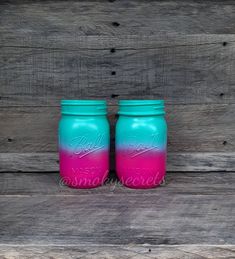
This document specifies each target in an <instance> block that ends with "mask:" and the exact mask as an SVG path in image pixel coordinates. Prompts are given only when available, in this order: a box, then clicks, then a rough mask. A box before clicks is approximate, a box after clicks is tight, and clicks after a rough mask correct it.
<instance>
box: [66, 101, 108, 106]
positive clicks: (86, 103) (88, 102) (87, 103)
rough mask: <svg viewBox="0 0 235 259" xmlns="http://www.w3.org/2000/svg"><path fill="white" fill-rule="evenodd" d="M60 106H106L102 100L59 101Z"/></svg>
mask: <svg viewBox="0 0 235 259" xmlns="http://www.w3.org/2000/svg"><path fill="white" fill-rule="evenodd" d="M61 105H79V106H80V105H82V106H86V105H106V101H104V100H61Z"/></svg>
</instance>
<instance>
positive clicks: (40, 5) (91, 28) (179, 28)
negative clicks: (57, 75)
mask: <svg viewBox="0 0 235 259" xmlns="http://www.w3.org/2000/svg"><path fill="white" fill-rule="evenodd" d="M234 13H235V5H234V2H233V1H222V0H220V1H218V0H217V1H211V0H205V1H192V0H190V1H187V0H183V1H180V0H176V1H169V0H168V1H148V0H144V1H142V0H128V1H125V0H119V1H102V0H100V1H72V0H70V1H38V0H37V1H29V0H23V1H22V0H15V1H14V0H13V1H12V0H11V1H9V0H8V1H1V8H0V17H1V30H0V32H1V33H4V34H8V35H14V36H15V35H16V36H17V35H19V34H20V35H22V34H23V35H24V36H26V35H32V34H38V35H40V36H45V35H53V36H54V35H56V36H61V37H63V38H66V37H67V36H68V35H71V34H78V35H108V36H111V35H136V34H145V35H151V34H159V33H172V32H173V33H180V34H199V33H207V34H223V33H224V34H225V33H228V34H229V33H230V34H231V33H235V29H234V27H235V20H234ZM39 21H40V22H39Z"/></svg>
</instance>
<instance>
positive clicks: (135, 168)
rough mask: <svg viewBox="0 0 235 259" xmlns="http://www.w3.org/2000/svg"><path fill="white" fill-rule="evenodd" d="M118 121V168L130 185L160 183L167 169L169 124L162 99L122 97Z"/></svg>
mask: <svg viewBox="0 0 235 259" xmlns="http://www.w3.org/2000/svg"><path fill="white" fill-rule="evenodd" d="M118 114H119V118H118V121H117V124H116V143H115V146H116V171H117V175H118V178H119V179H120V181H121V182H122V184H123V185H125V186H127V187H130V188H136V189H140V188H143V189H144V188H153V187H156V186H158V185H159V184H160V183H161V182H162V181H163V179H164V176H165V173H166V148H167V124H166V121H165V118H164V114H165V111H164V101H162V100H122V101H120V102H119V112H118Z"/></svg>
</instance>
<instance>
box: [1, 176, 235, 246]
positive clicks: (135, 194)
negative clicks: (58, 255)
mask: <svg viewBox="0 0 235 259" xmlns="http://www.w3.org/2000/svg"><path fill="white" fill-rule="evenodd" d="M229 176H230V177H225V178H222V179H221V176H218V174H215V175H214V174H213V173H210V174H209V173H208V175H207V176H206V177H205V180H202V179H203V177H202V174H200V177H197V175H196V174H193V175H192V176H191V178H190V174H188V177H189V178H188V179H187V181H186V182H185V184H184V185H183V183H184V179H185V176H184V174H172V179H171V181H169V183H168V184H167V185H166V186H165V187H161V188H157V189H155V190H131V191H124V190H128V189H124V188H122V187H118V186H117V187H116V190H117V189H119V188H122V189H123V191H116V190H114V191H109V192H108V191H106V192H101V193H97V190H98V189H97V190H96V189H95V190H90V191H89V193H88V192H87V191H86V190H85V192H86V193H84V192H83V190H73V192H72V193H70V195H58V194H59V191H58V192H56V193H54V194H51V195H44V194H43V192H44V190H43V185H41V189H42V193H41V194H40V193H31V194H30V193H29V194H21V191H20V190H19V191H18V193H15V194H12V195H11V194H10V193H9V194H8V193H7V190H8V189H9V190H11V188H8V187H6V192H5V193H4V192H3V193H2V194H1V195H0V213H1V221H0V229H1V235H0V243H1V245H4V244H5V245H19V244H21V245H26V244H27V245H33V246H35V245H42V246H43V245H47V246H48V245H49V246H50V245H65V246H66V245H74V246H79V245H84V246H89V245H90V244H92V245H101V246H102V245H103V246H105V245H130V244H133V245H166V244H167V245H183V244H188V245H192V244H200V245H208V244H210V245H228V244H233V245H234V243H235V237H234V227H235V222H234V215H235V194H234V190H233V188H234V187H233V186H234V181H235V174H234V173H233V174H232V173H231V174H229ZM217 177H219V180H221V181H220V182H219V181H218V179H216V178H217ZM1 178H2V177H1ZM30 179H31V180H32V177H31V178H30ZM37 179H38V178H37ZM12 180H13V178H12ZM12 180H11V183H9V184H12V183H13V182H12ZM24 180H25V181H24V184H25V186H27V185H30V184H32V181H27V178H26V177H25V178H24ZM44 180H45V179H44ZM44 182H45V181H44ZM188 182H190V184H188ZM213 183H215V184H214V185H213ZM15 184H16V187H15V189H17V186H18V183H15ZM53 184H54V185H56V187H58V182H53V181H50V186H51V188H52V190H53V189H54V190H55V188H56V187H54V186H53ZM180 184H181V186H182V187H181V188H180V186H179V185H180ZM35 185H36V183H34V184H33V186H35ZM177 185H178V188H176V189H174V186H177ZM193 185H194V187H193V188H192V189H193V190H194V191H192V192H190V190H191V187H192V186H193ZM183 186H184V187H183ZM48 187H49V185H48V186H47V187H46V188H47V189H48ZM196 187H198V192H195V190H196ZM20 188H22V183H21V186H20ZM27 188H28V187H26V189H27ZM39 188H40V186H38V187H37V189H39ZM63 188H64V187H63ZM102 188H103V187H101V188H100V189H102ZM201 189H203V190H204V192H203V191H202V193H200V190H201ZM206 190H207V191H208V193H205V191H206ZM115 191H116V192H115Z"/></svg>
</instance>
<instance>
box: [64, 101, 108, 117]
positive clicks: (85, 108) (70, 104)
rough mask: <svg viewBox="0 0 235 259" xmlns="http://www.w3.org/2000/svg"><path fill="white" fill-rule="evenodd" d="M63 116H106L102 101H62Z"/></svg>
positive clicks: (104, 105) (104, 103)
mask: <svg viewBox="0 0 235 259" xmlns="http://www.w3.org/2000/svg"><path fill="white" fill-rule="evenodd" d="M61 113H62V114H63V115H106V114H107V105H106V101H103V100H62V101H61Z"/></svg>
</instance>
